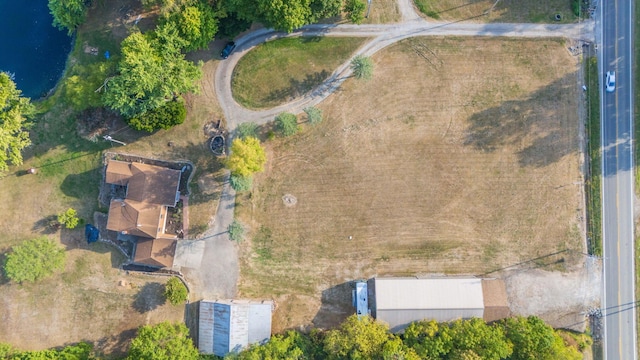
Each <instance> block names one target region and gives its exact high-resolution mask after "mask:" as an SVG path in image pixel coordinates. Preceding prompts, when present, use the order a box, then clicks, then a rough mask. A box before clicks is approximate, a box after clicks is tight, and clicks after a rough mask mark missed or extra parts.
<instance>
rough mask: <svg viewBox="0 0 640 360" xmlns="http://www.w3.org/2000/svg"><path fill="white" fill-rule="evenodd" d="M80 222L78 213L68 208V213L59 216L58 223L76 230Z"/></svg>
mask: <svg viewBox="0 0 640 360" xmlns="http://www.w3.org/2000/svg"><path fill="white" fill-rule="evenodd" d="M79 222H80V219H79V218H78V212H77V211H75V210H74V209H73V208H68V209H67V211H65V212H63V213H60V214H58V223H59V224H60V225H63V226H64V227H66V228H67V229H75V228H76V226H78V223H79Z"/></svg>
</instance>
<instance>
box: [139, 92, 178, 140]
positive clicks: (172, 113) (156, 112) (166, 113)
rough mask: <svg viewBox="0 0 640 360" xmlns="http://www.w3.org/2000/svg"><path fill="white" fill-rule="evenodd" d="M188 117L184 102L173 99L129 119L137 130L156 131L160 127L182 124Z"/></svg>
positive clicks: (167, 127) (166, 127) (165, 127)
mask: <svg viewBox="0 0 640 360" xmlns="http://www.w3.org/2000/svg"><path fill="white" fill-rule="evenodd" d="M186 117H187V109H186V108H185V107H184V102H183V101H182V100H181V99H180V100H173V101H169V102H167V103H166V104H165V105H163V106H161V107H159V108H157V109H153V110H149V111H147V112H145V113H143V114H141V115H139V116H137V117H134V118H131V119H129V121H128V123H129V126H131V127H132V128H134V129H136V130H144V131H148V132H154V131H155V130H158V129H165V130H166V129H170V128H172V127H173V126H176V125H180V124H182V123H183V122H184V119H186Z"/></svg>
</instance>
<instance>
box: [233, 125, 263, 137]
mask: <svg viewBox="0 0 640 360" xmlns="http://www.w3.org/2000/svg"><path fill="white" fill-rule="evenodd" d="M236 133H237V134H238V137H239V138H240V139H244V138H247V137H254V138H257V137H258V124H256V123H254V122H248V123H242V124H240V125H238V127H237V128H236Z"/></svg>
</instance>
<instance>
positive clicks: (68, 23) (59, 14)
mask: <svg viewBox="0 0 640 360" xmlns="http://www.w3.org/2000/svg"><path fill="white" fill-rule="evenodd" d="M88 3H89V2H88V1H86V0H49V12H51V15H53V26H55V27H57V28H58V29H60V30H64V29H67V31H68V33H69V35H71V34H72V33H73V32H74V31H75V30H76V28H77V27H78V26H80V25H82V23H84V20H85V18H86V16H87V4H88Z"/></svg>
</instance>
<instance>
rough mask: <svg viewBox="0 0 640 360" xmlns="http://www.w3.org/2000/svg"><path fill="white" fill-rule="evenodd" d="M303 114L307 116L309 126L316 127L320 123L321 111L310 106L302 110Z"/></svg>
mask: <svg viewBox="0 0 640 360" xmlns="http://www.w3.org/2000/svg"><path fill="white" fill-rule="evenodd" d="M304 112H305V114H307V120H308V121H309V124H311V125H317V124H319V123H321V122H322V110H320V109H318V108H317V107H315V106H311V107H308V108H305V109H304Z"/></svg>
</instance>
